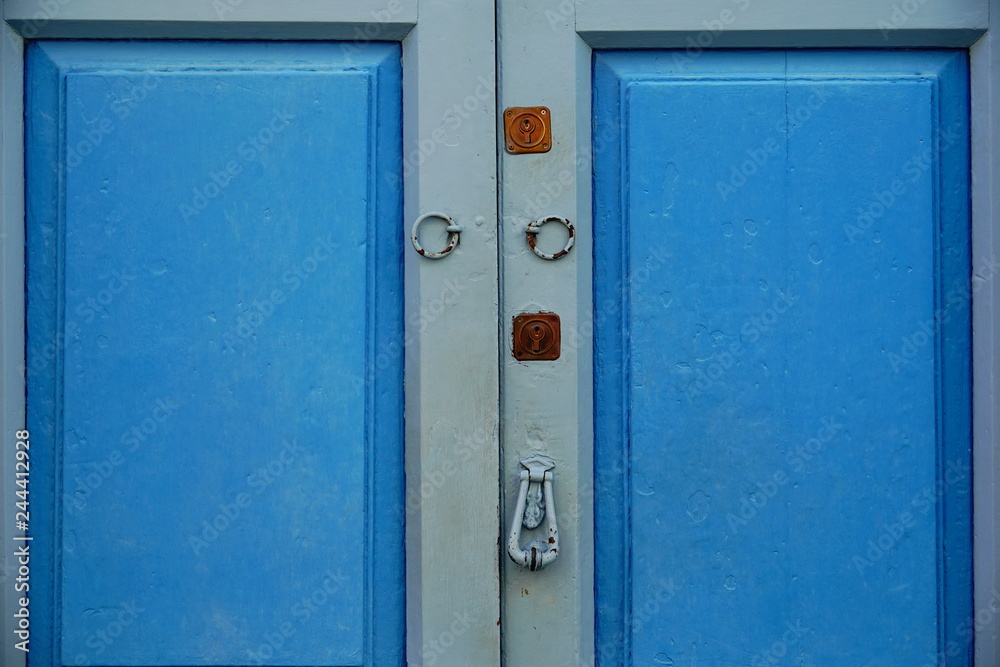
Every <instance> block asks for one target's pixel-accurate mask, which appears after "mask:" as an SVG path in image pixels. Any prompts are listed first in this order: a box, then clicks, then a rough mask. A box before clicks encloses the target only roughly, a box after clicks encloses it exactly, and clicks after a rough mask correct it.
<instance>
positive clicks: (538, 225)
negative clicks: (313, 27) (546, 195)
mask: <svg viewBox="0 0 1000 667" xmlns="http://www.w3.org/2000/svg"><path fill="white" fill-rule="evenodd" d="M546 222H561V223H562V224H564V225H566V231H567V232H569V239H567V240H566V247H565V248H563V249H562V250H560V251H559V252H557V253H554V254H551V255H550V254H548V253H546V252H542V251H541V250H539V248H538V244H537V243H536V242H535V235H536V234H538V232H539V231H540V230H541V229H542V225H544V224H545V223H546ZM524 233H525V234H527V236H528V247H530V248H531V250H532V251H533V252H534V253H535V254H536V255H538V256H539V257H541V258H542V259H549V260H552V259H559V258H560V257H565V256H566V255H567V254H568V253H569V251H570V250H572V249H573V242H574V241H575V240H576V229H574V228H573V223H572V222H570V221H569V220H567V219H566V218H560V217H559V216H558V215H550V216H548V217H545V218H542V219H540V220H535V221H534V222H533V223H531V224H530V225H528V228H527V229H525V230H524Z"/></svg>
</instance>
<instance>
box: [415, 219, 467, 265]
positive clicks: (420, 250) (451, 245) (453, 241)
mask: <svg viewBox="0 0 1000 667" xmlns="http://www.w3.org/2000/svg"><path fill="white" fill-rule="evenodd" d="M428 218H440V219H441V220H444V221H445V222H446V223H448V226H447V227H446V228H445V229H447V231H448V233H449V234H450V237H449V239H448V245H446V246H445V247H444V250H442V251H441V252H428V251H427V250H425V249H424V247H423V246H421V245H420V240H419V238H418V235H419V233H420V225H422V224H423V222H424V220H427V219H428ZM462 229H464V228H463V227H462V226H461V225H456V224H455V221H454V220H452V219H451V217H450V216H448V215H445V214H444V213H441V212H439V211H431V212H429V213H424V214H423V215H422V216H420V217H419V218H417V221H416V222H414V223H413V230H412V231H411V232H410V242H411V243H413V249H414V250H416V251H417V254H418V255H420V256H421V257H426V258H427V259H441V258H442V257H444V256H445V255H447V254H448V253H449V252H451V251H452V250H454V249H455V246H457V245H458V235H459V234H461V233H462Z"/></svg>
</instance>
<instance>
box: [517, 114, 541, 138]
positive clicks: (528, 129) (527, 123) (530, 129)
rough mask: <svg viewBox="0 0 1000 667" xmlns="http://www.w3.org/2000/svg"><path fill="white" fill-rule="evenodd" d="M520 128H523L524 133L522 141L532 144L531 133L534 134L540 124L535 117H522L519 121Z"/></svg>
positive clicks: (522, 132)
mask: <svg viewBox="0 0 1000 667" xmlns="http://www.w3.org/2000/svg"><path fill="white" fill-rule="evenodd" d="M518 129H520V130H521V134H522V135H523V137H522V141H523V142H524V143H525V144H530V143H531V135H532V134H534V133H535V130H537V129H538V124H537V123H536V122H535V121H534V119H533V118H522V119H521V122H520V123H518Z"/></svg>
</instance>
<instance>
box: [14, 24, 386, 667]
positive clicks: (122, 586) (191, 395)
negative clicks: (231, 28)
mask: <svg viewBox="0 0 1000 667" xmlns="http://www.w3.org/2000/svg"><path fill="white" fill-rule="evenodd" d="M399 59H400V50H399V47H398V45H395V44H370V45H368V46H367V47H366V48H365V49H363V50H361V51H358V50H356V49H355V50H354V53H353V56H351V57H350V58H348V57H346V56H344V55H343V52H342V49H341V48H340V46H339V45H338V44H334V43H328V44H319V43H317V44H294V43H284V44H281V43H270V44H262V43H227V44H222V43H210V42H206V43H183V42H180V43H176V42H175V43H161V42H146V43H139V42H136V43H126V42H119V43H111V42H89V43H82V42H39V43H33V44H31V45H30V46H29V49H28V54H27V68H28V70H27V90H28V99H27V118H26V122H27V126H26V130H27V146H26V156H27V169H28V185H27V188H28V191H27V196H28V214H27V237H28V242H27V243H28V276H27V279H28V296H27V307H28V322H27V324H28V410H29V426H30V428H31V432H32V435H33V436H34V437H33V444H35V447H36V448H37V451H36V452H34V455H35V461H34V462H35V466H36V467H35V469H34V471H33V483H32V499H33V500H34V510H35V512H33V515H34V516H33V530H32V533H33V536H34V542H33V543H32V545H33V546H32V548H33V549H35V565H36V572H37V575H36V579H35V580H34V581H33V584H32V585H33V590H32V593H33V597H32V603H33V607H32V608H33V619H34V623H35V625H34V628H33V629H34V632H33V641H32V652H31V654H30V664H31V665H57V664H66V665H78V664H92V665H109V666H110V665H129V666H139V665H142V666H145V665H151V666H152V665H185V666H191V667H194V666H197V665H245V664H246V665H251V664H264V665H282V666H286V667H291V666H299V665H301V666H305V665H309V666H330V667H334V666H347V665H399V664H401V663H402V661H403V637H404V589H405V587H404V570H403V554H404V550H403V520H402V516H403V514H402V512H401V508H402V505H403V472H402V471H403V465H402V461H403V439H402V438H403V435H402V355H401V354H400V353H399V351H400V348H399V342H400V341H401V338H402V312H403V311H402V274H401V264H402V261H401V242H400V239H401V238H402V234H401V231H400V230H401V209H400V207H401V194H400V192H399V190H398V188H397V187H396V185H395V184H397V183H398V182H399V170H400V165H401V155H400V150H401V149H400V141H401V139H400V137H401V115H400V114H401V111H400V97H401V94H400V89H401V80H400V77H401V71H400V60H399Z"/></svg>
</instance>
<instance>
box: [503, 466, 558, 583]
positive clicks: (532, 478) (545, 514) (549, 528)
mask: <svg viewBox="0 0 1000 667" xmlns="http://www.w3.org/2000/svg"><path fill="white" fill-rule="evenodd" d="M555 467H556V464H555V461H553V460H552V459H550V458H548V457H547V456H538V455H535V456H529V457H528V458H524V459H521V468H522V470H521V490H520V492H519V493H518V494H517V507H516V508H515V509H514V522H513V524H512V525H511V528H510V537H509V538H508V539H507V555H509V556H510V559H511V560H512V561H514V562H515V563H517V564H518V565H520V566H521V567H526V568H528V569H529V570H531V571H532V572H534V571H535V570H540V569H542V568H543V567H545V566H546V565H549V564H551V563H552V561H554V560H555V559H556V558H557V557H558V556H559V529H558V527H557V526H556V505H555V502H554V501H553V500H552V475H553V473H552V469H553V468H555ZM542 519H545V522H546V533H547V536H546V537H545V538H544V539H543V538H536V539H534V540H532V541H531V542H530V543H528V544H527V545H526V546H525V548H523V549H522V548H521V528H522V527H524V528H527V529H528V530H534V529H535V528H538V526H540V525H542Z"/></svg>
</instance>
